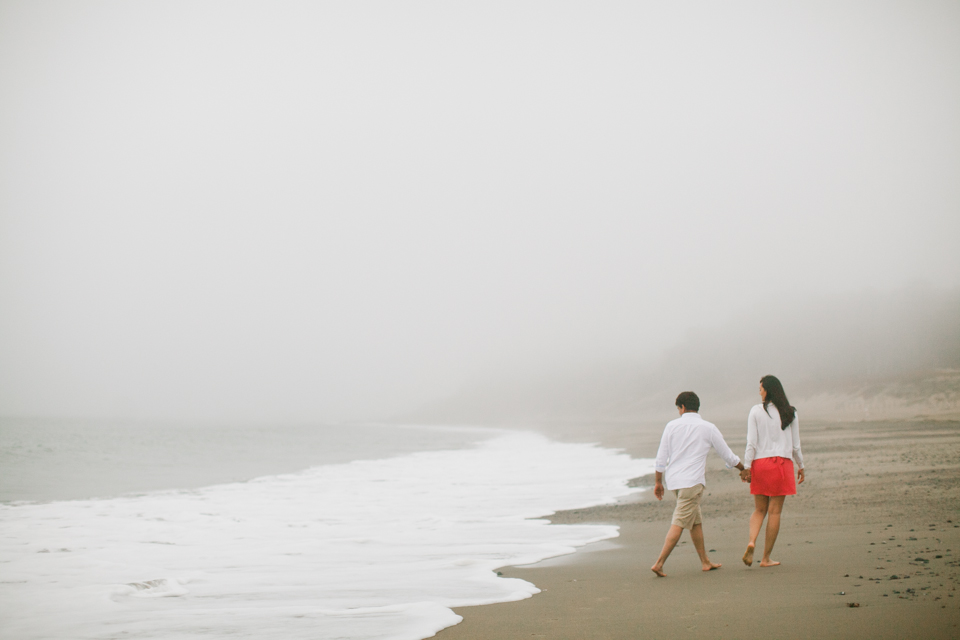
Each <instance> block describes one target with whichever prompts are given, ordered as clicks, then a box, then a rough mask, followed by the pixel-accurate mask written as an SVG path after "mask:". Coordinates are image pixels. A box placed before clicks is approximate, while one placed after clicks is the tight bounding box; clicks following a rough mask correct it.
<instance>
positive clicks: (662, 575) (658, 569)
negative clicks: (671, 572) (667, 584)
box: [650, 565, 667, 578]
mask: <svg viewBox="0 0 960 640" xmlns="http://www.w3.org/2000/svg"><path fill="white" fill-rule="evenodd" d="M650 571H653V572H654V573H655V574H657V577H658V578H666V577H667V574H665V573H664V572H663V565H660V566H659V567H658V566H657V565H653V566H652V567H650Z"/></svg>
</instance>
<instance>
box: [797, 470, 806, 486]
mask: <svg viewBox="0 0 960 640" xmlns="http://www.w3.org/2000/svg"><path fill="white" fill-rule="evenodd" d="M804 479H805V474H804V473H803V469H797V484H803V481H804Z"/></svg>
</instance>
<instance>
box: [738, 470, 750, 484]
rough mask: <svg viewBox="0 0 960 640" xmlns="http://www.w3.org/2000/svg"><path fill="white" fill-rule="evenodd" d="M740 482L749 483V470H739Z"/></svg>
mask: <svg viewBox="0 0 960 640" xmlns="http://www.w3.org/2000/svg"><path fill="white" fill-rule="evenodd" d="M740 482H750V469H741V470H740Z"/></svg>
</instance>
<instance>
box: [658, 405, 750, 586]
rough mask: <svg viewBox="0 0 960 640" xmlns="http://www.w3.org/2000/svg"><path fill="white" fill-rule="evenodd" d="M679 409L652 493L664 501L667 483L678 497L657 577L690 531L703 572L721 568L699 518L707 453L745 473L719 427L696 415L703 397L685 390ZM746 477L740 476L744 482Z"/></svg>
mask: <svg viewBox="0 0 960 640" xmlns="http://www.w3.org/2000/svg"><path fill="white" fill-rule="evenodd" d="M676 404H677V409H679V411H680V417H679V418H678V419H676V420H673V421H671V422H669V423H667V426H666V428H664V430H663V437H662V438H660V449H659V450H658V451H657V463H656V464H657V466H656V470H657V483H656V486H655V487H654V488H653V494H654V495H655V496H656V497H657V500H663V488H664V484H665V485H666V487H667V488H668V489H670V490H672V491H673V492H674V493H676V494H677V507H676V509H675V510H674V512H673V522H672V523H671V525H670V530H669V531H667V539H666V540H665V541H664V543H663V550H662V551H661V552H660V557H659V558H657V562H656V563H655V564H654V565H653V566H652V567H650V568H651V569H652V570H653V572H654V573H655V574H657V575H658V576H659V577H661V578H665V577H666V576H667V574H665V573H664V572H663V563H664V562H666V561H667V557H668V556H669V555H670V552H671V551H673V548H674V547H675V546H677V542H679V541H680V534H682V533H683V530H684V529H689V530H690V538H691V539H692V540H693V546H694V547H696V549H697V554H699V555H700V562H701V564H702V566H703V570H704V571H713V570H714V569H719V568H720V563H719V562H718V563H716V564H714V563H713V562H711V561H710V558H709V557H708V556H707V551H706V547H704V545H703V525H702V524H701V518H700V498H701V497H702V496H703V487H704V485H705V484H706V477H705V472H706V467H707V454H708V453H709V452H710V449H711V448H713V449H716V451H717V453H719V454H720V457H721V458H723V460H724V462H726V463H727V469H732V468H734V467H736V468H737V469H739V470H741V471H743V464H742V463H741V462H740V458H739V457H737V456H736V455H735V454H734V453H733V451H731V450H730V447H728V446H727V443H726V442H725V441H724V439H723V435H722V434H721V433H720V430H719V429H717V427H716V425H714V424H712V423H710V422H707V421H706V420H704V419H703V418H701V417H700V414H699V413H697V412H698V411H700V398H698V397H697V394H695V393H694V392H693V391H684V392H683V393H681V394H680V395H678V396H677V402H676ZM742 478H743V476H742V475H741V479H742Z"/></svg>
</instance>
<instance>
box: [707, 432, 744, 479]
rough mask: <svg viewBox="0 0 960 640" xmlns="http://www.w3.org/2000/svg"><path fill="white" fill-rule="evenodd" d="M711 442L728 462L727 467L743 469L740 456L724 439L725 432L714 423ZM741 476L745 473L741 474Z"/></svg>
mask: <svg viewBox="0 0 960 640" xmlns="http://www.w3.org/2000/svg"><path fill="white" fill-rule="evenodd" d="M710 444H712V445H713V448H714V449H716V451H717V453H719V454H720V457H721V458H723V461H724V462H726V463H727V469H739V470H740V471H743V469H744V468H743V463H742V462H740V457H739V456H738V455H737V454H735V453H734V452H733V451H732V450H731V449H730V447H729V446H727V441H726V440H724V439H723V434H722V433H720V429H718V428H717V427H716V425H714V427H713V435H712V439H711V442H710ZM740 477H741V478H742V477H743V475H741V476H740Z"/></svg>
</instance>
